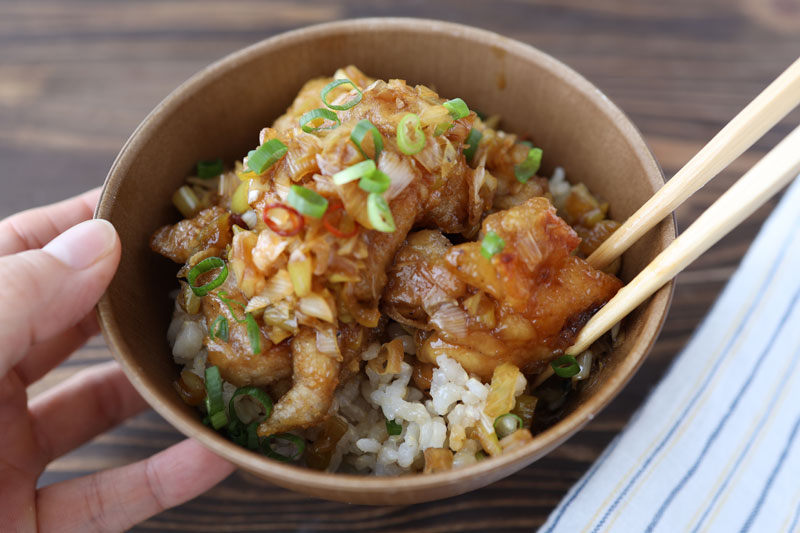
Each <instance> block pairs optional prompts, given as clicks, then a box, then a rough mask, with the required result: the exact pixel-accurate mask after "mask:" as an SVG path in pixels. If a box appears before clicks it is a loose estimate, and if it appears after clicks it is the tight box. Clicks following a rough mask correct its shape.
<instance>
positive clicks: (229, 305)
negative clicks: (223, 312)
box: [217, 291, 245, 324]
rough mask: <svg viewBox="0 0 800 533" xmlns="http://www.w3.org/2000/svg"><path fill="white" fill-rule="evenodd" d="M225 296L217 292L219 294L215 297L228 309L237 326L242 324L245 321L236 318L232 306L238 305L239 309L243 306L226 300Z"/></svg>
mask: <svg viewBox="0 0 800 533" xmlns="http://www.w3.org/2000/svg"><path fill="white" fill-rule="evenodd" d="M226 296H228V294H227V293H226V292H225V291H219V294H218V295H217V297H218V298H219V299H220V300H222V302H223V303H224V304H225V305H226V306H227V307H228V311H230V312H231V315H233V319H234V320H235V321H236V322H238V323H239V324H244V322H245V319H244V318H243V319H241V320H239V318H238V317H237V316H236V313H235V312H234V310H233V306H234V304H235V305H238V306H239V307H242V308H244V307H245V305H244V304H243V303H242V302H237V301H236V300H231V299H230V298H226Z"/></svg>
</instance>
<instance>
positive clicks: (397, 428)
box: [386, 418, 403, 435]
mask: <svg viewBox="0 0 800 533" xmlns="http://www.w3.org/2000/svg"><path fill="white" fill-rule="evenodd" d="M386 431H387V432H388V433H389V435H399V434H401V433H402V432H403V426H401V425H400V424H398V423H397V422H395V421H394V420H389V419H388V418H387V419H386Z"/></svg>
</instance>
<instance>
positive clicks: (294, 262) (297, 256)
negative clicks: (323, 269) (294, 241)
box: [287, 248, 312, 298]
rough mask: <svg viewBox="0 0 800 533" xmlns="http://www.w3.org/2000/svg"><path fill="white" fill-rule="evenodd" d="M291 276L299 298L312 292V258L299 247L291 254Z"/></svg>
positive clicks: (289, 265)
mask: <svg viewBox="0 0 800 533" xmlns="http://www.w3.org/2000/svg"><path fill="white" fill-rule="evenodd" d="M287 268H288V269H289V277H290V278H291V280H292V286H293V287H294V293H295V294H296V295H297V297H298V298H302V297H304V296H308V294H309V293H310V292H311V271H312V265H311V258H310V257H308V255H306V254H305V253H304V252H303V250H301V249H300V248H297V249H296V250H294V251H293V252H292V254H291V255H290V256H289V264H288V265H287Z"/></svg>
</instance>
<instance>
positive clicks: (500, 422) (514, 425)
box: [494, 413, 523, 439]
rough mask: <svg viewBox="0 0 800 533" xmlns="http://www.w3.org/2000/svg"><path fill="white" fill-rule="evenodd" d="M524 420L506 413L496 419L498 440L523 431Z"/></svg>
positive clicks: (495, 426)
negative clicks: (520, 430) (519, 430)
mask: <svg viewBox="0 0 800 533" xmlns="http://www.w3.org/2000/svg"><path fill="white" fill-rule="evenodd" d="M522 426H523V422H522V419H521V418H520V417H519V416H517V415H515V414H514V413H506V414H504V415H500V416H498V417H497V418H495V419H494V431H495V433H497V436H498V438H501V439H502V438H503V437H507V436H508V435H511V434H512V433H514V432H515V431H516V430H518V429H522Z"/></svg>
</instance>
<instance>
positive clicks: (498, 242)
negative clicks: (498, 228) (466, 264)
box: [481, 231, 506, 259]
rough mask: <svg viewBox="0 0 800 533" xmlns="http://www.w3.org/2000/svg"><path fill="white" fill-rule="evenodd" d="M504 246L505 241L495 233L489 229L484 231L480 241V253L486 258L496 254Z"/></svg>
mask: <svg viewBox="0 0 800 533" xmlns="http://www.w3.org/2000/svg"><path fill="white" fill-rule="evenodd" d="M505 247H506V241H504V240H503V239H502V237H500V236H499V235H498V234H497V233H495V232H493V231H490V232H488V233H486V236H485V237H484V238H483V241H482V242H481V254H482V255H483V257H485V258H486V259H491V258H492V257H494V256H495V255H496V254H499V253H500V252H502V251H503V248H505Z"/></svg>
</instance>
